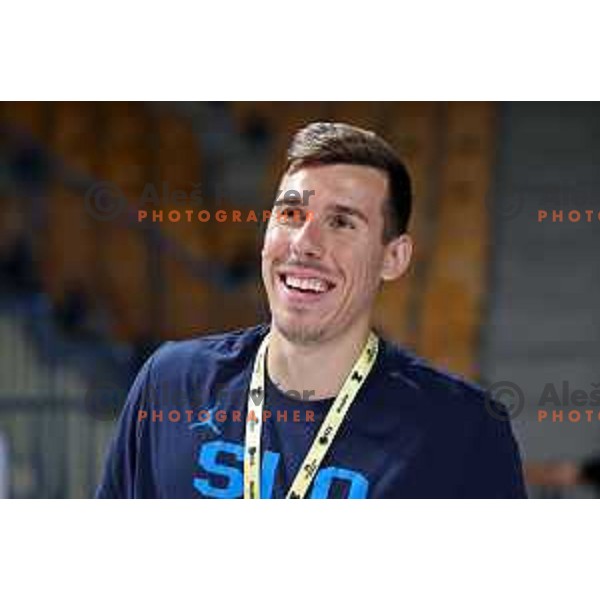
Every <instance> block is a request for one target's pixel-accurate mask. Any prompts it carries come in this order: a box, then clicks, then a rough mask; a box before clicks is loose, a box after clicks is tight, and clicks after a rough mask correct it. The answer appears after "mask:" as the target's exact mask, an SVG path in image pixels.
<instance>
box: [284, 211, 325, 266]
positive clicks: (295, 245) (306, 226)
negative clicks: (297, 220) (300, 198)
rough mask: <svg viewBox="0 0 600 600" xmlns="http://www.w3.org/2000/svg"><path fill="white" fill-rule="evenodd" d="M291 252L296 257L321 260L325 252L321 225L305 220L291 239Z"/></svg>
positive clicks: (313, 220)
mask: <svg viewBox="0 0 600 600" xmlns="http://www.w3.org/2000/svg"><path fill="white" fill-rule="evenodd" d="M291 246H292V250H293V251H294V253H295V254H297V255H298V256H309V257H312V258H321V257H322V256H323V254H324V251H325V246H324V239H323V232H322V231H321V225H320V224H319V223H318V221H316V220H315V219H314V218H313V219H307V220H306V221H305V222H304V223H303V224H302V227H299V228H298V229H297V230H296V231H295V232H294V236H293V238H292V243H291Z"/></svg>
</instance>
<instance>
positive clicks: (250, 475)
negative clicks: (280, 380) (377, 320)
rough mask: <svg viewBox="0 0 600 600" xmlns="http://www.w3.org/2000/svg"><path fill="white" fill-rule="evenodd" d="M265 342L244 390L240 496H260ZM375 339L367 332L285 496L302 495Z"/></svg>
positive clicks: (370, 361) (362, 376)
mask: <svg viewBox="0 0 600 600" xmlns="http://www.w3.org/2000/svg"><path fill="white" fill-rule="evenodd" d="M268 345H269V334H268V335H267V336H265V338H264V339H263V341H262V343H261V345H260V348H259V349H258V352H257V354H256V358H255V360H254V370H253V371H252V379H251V380H250V389H249V391H248V415H247V418H246V443H245V446H244V498H245V499H251V500H254V499H258V498H260V460H261V458H260V457H261V453H260V438H261V431H262V414H263V407H264V404H265V402H264V400H265V355H266V352H267V347H268ZM378 350H379V340H378V338H377V336H376V335H375V334H374V333H373V332H371V333H370V334H369V339H368V340H367V342H366V344H365V346H364V348H363V350H362V352H361V354H360V356H359V358H358V360H357V361H356V363H355V364H354V366H353V367H352V370H351V371H350V374H349V375H348V377H347V378H346V381H345V382H344V385H343V386H342V389H341V390H340V393H339V394H338V395H337V396H336V398H335V400H334V402H333V404H332V405H331V408H330V409H329V412H328V413H327V416H326V417H325V420H324V421H323V423H322V424H321V427H320V429H319V431H318V433H317V435H316V437H315V439H314V441H313V443H312V446H311V447H310V450H309V451H308V453H307V454H306V457H305V459H304V462H303V463H302V465H301V466H300V469H299V470H298V474H297V475H296V478H295V479H294V481H293V483H292V485H291V487H290V489H289V491H288V493H287V496H286V498H288V499H289V498H304V496H305V495H306V492H307V490H308V488H309V486H310V484H311V482H312V480H313V478H314V476H315V473H316V472H317V470H318V469H319V466H320V465H321V462H322V461H323V458H324V457H325V454H326V453H327V450H328V449H329V447H330V446H331V444H332V442H333V439H334V438H335V436H336V434H337V432H338V429H339V428H340V425H341V424H342V422H343V421H344V417H345V416H346V413H347V412H348V410H349V409H350V406H351V405H352V403H353V402H354V399H355V398H356V396H357V395H358V392H359V391H360V388H361V387H362V385H363V383H364V382H365V380H366V378H367V376H368V375H369V373H370V372H371V368H372V367H373V365H374V364H375V359H376V358H377V352H378Z"/></svg>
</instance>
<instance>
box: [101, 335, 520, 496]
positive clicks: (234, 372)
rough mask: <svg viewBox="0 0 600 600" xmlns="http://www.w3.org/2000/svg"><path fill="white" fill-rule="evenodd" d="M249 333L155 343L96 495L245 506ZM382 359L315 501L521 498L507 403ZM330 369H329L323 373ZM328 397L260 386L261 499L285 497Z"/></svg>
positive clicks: (391, 353) (389, 356)
mask: <svg viewBox="0 0 600 600" xmlns="http://www.w3.org/2000/svg"><path fill="white" fill-rule="evenodd" d="M267 332H268V327H267V326H264V325H260V326H257V327H254V328H251V329H246V330H242V331H235V332H230V333H225V334H222V335H215V336H208V337H203V338H198V339H193V340H188V341H182V342H168V343H166V344H164V345H163V346H161V347H160V348H159V349H158V350H157V351H156V352H155V353H154V355H153V356H152V357H151V358H150V359H149V360H148V361H147V362H146V364H145V365H144V367H143V368H142V369H141V371H140V372H139V374H138V376H137V378H136V380H135V382H134V384H133V386H132V388H131V390H130V393H129V395H128V398H127V402H126V404H125V407H124V409H123V413H122V415H121V417H120V420H119V423H118V428H117V432H116V436H115V438H114V440H113V442H112V444H111V447H110V449H109V453H108V457H107V461H106V465H105V470H104V474H103V479H102V482H101V484H100V486H99V488H98V491H97V497H99V498H241V497H242V496H243V453H244V434H245V423H246V419H247V418H248V414H247V412H248V411H247V393H248V387H249V384H250V377H251V374H252V368H253V365H254V358H255V356H256V352H257V350H258V347H259V344H260V342H261V340H262V338H263V337H264V335H265V334H266V333H267ZM380 344H381V345H380V351H379V354H378V357H377V361H376V363H375V365H374V367H373V370H372V371H371V373H370V375H369V377H368V378H367V380H366V382H365V383H364V385H363V387H362V388H361V390H360V392H359V394H358V396H357V397H356V400H355V401H354V404H353V405H352V407H351V408H350V410H349V412H348V414H347V416H346V419H345V421H344V422H343V424H342V426H341V427H340V430H339V431H338V434H337V436H336V438H335V440H334V442H333V444H332V446H331V447H330V448H329V451H328V453H327V455H326V456H325V459H324V460H323V462H322V463H321V466H320V468H319V470H318V471H317V473H316V475H315V478H314V479H313V482H312V484H311V486H310V488H309V490H308V493H307V497H309V498H523V497H525V496H526V492H525V488H524V484H523V478H522V469H521V461H520V457H519V453H518V448H517V446H516V443H515V440H514V438H513V435H512V431H511V427H510V424H509V423H508V422H507V420H505V419H503V418H502V419H499V418H498V417H494V416H492V413H494V414H496V415H503V414H505V413H503V408H502V407H501V406H500V405H497V406H495V407H494V410H493V411H489V410H487V409H486V405H485V402H484V400H485V396H484V393H483V391H482V390H480V389H479V388H478V387H477V386H475V385H473V384H470V383H467V382H465V381H463V380H461V379H459V378H458V377H454V376H451V375H448V374H446V373H443V372H441V371H439V370H437V369H435V368H433V367H432V366H430V365H428V364H426V363H425V362H424V361H422V360H420V359H418V358H416V357H414V356H412V355H411V354H409V353H408V352H406V351H404V350H402V349H401V348H399V347H397V346H395V345H393V344H391V343H389V342H387V341H385V340H381V341H380ZM324 368H326V366H324ZM332 402H333V400H332V399H325V400H306V399H300V398H298V397H295V396H294V395H293V394H292V395H289V394H285V393H283V392H282V391H280V390H279V389H278V388H277V387H276V386H275V385H274V384H273V383H272V382H271V381H270V379H269V378H268V376H267V378H266V393H265V409H264V410H265V411H268V412H269V413H270V414H267V412H265V414H264V417H265V423H264V426H263V434H262V461H261V465H262V466H261V497H263V498H284V497H285V495H286V493H287V491H288V489H289V487H290V485H291V483H292V481H293V479H294V477H295V475H296V473H297V471H298V468H299V467H300V464H301V462H302V460H303V459H304V457H305V455H306V453H307V452H308V449H309V447H310V445H311V444H312V442H313V440H314V438H315V436H316V433H317V431H318V428H319V427H320V425H321V423H322V421H323V419H324V417H325V415H326V414H327V411H328V410H329V407H330V406H331V404H332Z"/></svg>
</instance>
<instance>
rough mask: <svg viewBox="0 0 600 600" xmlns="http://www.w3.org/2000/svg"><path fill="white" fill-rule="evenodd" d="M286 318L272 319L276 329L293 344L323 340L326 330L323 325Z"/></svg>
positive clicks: (314, 342)
mask: <svg viewBox="0 0 600 600" xmlns="http://www.w3.org/2000/svg"><path fill="white" fill-rule="evenodd" d="M290 321H291V320H287V319H277V318H275V319H274V325H275V327H276V328H277V331H278V332H279V333H280V334H281V335H282V336H283V337H284V338H285V339H286V340H288V341H289V342H292V343H294V344H316V343H318V342H321V341H323V339H324V338H325V336H326V334H327V332H326V329H325V328H324V327H323V326H319V325H315V324H314V323H301V322H299V321H296V322H290Z"/></svg>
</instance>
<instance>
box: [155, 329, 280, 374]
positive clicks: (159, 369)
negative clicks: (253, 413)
mask: <svg viewBox="0 0 600 600" xmlns="http://www.w3.org/2000/svg"><path fill="white" fill-rule="evenodd" d="M267 331H268V327H267V326H266V325H257V326H255V327H251V328H247V329H239V330H235V331H228V332H225V333H219V334H214V335H207V336H202V337H197V338H191V339H186V340H179V341H169V342H165V343H164V344H162V346H160V348H158V350H156V352H155V353H154V355H153V356H152V358H151V366H152V369H151V370H152V374H151V377H152V380H153V382H154V383H160V384H165V383H169V382H171V381H172V382H174V381H177V380H179V379H180V378H181V377H189V376H195V377H204V376H206V375H208V374H209V373H211V372H214V371H216V370H218V371H231V372H232V373H236V372H240V371H241V370H243V369H245V368H246V367H247V366H248V365H249V364H252V361H253V359H254V356H255V354H256V351H257V349H258V346H259V345H260V342H261V340H262V338H263V337H264V336H265V335H266V333H267Z"/></svg>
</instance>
